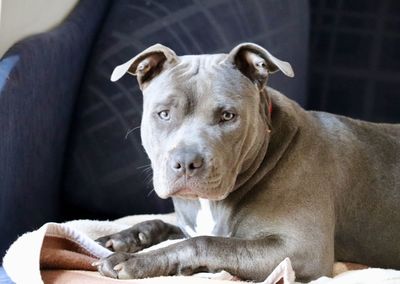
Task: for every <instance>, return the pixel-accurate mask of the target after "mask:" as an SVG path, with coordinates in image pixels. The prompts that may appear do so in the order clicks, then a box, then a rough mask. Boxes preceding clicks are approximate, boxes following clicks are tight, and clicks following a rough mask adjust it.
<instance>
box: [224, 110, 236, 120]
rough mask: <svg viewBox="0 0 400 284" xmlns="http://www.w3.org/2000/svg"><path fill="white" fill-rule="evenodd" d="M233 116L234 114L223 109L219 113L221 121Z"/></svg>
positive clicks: (230, 118)
mask: <svg viewBox="0 0 400 284" xmlns="http://www.w3.org/2000/svg"><path fill="white" fill-rule="evenodd" d="M234 118H235V114H234V113H232V112H229V111H224V112H223V113H222V115H221V121H229V120H232V119H234Z"/></svg>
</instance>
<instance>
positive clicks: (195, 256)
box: [97, 236, 288, 281]
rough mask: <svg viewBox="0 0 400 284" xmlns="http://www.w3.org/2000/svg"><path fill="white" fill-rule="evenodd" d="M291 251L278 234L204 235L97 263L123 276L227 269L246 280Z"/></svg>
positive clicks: (269, 269)
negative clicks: (254, 236)
mask: <svg viewBox="0 0 400 284" xmlns="http://www.w3.org/2000/svg"><path fill="white" fill-rule="evenodd" d="M287 253H288V249H287V248H285V246H284V243H283V241H282V240H280V239H279V238H277V237H267V238H263V239H258V240H244V239H237V238H223V237H208V236H201V237H196V238H192V239H188V240H184V241H182V242H179V243H176V244H173V245H170V246H168V247H165V248H161V249H158V250H154V251H150V252H147V253H140V254H129V253H115V254H113V255H111V256H109V257H107V258H104V259H102V260H100V261H99V262H98V263H97V265H98V270H99V271H100V273H101V274H103V275H105V276H109V277H113V278H119V279H130V278H144V277H155V276H163V275H175V274H180V275H190V274H193V273H196V272H217V271H221V270H225V271H228V272H229V273H231V274H232V275H236V276H239V277H240V278H242V279H249V280H258V281H261V280H264V279H265V278H266V277H267V276H268V275H269V274H270V273H271V272H272V270H273V269H274V268H275V266H276V265H277V264H279V262H280V261H282V260H283V259H284V258H285V257H286V256H287Z"/></svg>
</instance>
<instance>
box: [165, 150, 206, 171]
mask: <svg viewBox="0 0 400 284" xmlns="http://www.w3.org/2000/svg"><path fill="white" fill-rule="evenodd" d="M203 166H204V158H203V157H202V156H201V155H200V154H199V153H198V152H195V151H185V150H183V151H179V152H175V153H173V154H172V157H171V168H172V169H173V171H174V172H175V173H176V174H182V175H184V174H186V175H188V176H193V175H195V174H197V173H198V172H199V171H200V169H202V168H203Z"/></svg>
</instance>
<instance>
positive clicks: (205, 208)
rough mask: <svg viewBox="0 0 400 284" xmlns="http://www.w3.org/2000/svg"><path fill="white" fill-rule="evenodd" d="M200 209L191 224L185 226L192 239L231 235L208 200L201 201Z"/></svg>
mask: <svg viewBox="0 0 400 284" xmlns="http://www.w3.org/2000/svg"><path fill="white" fill-rule="evenodd" d="M199 205H200V206H199V209H198V210H197V213H196V214H195V218H193V220H192V222H191V224H185V225H184V230H185V231H186V233H187V234H188V235H189V236H190V237H196V236H225V237H228V236H229V235H230V233H229V230H227V228H228V227H227V226H224V225H223V224H221V215H220V214H219V212H218V210H216V209H215V208H214V207H213V206H212V204H211V202H210V201H209V200H207V199H201V198H200V199H199Z"/></svg>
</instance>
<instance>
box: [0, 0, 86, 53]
mask: <svg viewBox="0 0 400 284" xmlns="http://www.w3.org/2000/svg"><path fill="white" fill-rule="evenodd" d="M78 1H79V0H56V1H54V0H0V7H1V8H0V57H1V56H3V55H4V53H5V52H6V51H7V50H8V48H10V47H11V46H12V45H13V44H14V43H16V42H17V41H19V40H20V39H22V38H24V37H26V36H29V35H33V34H36V33H41V32H44V31H48V30H50V29H51V28H53V27H55V26H56V25H57V24H59V23H60V22H61V21H62V20H63V19H64V18H65V17H66V16H67V15H68V14H69V13H70V11H71V10H72V9H73V8H74V7H75V4H76V3H77V2H78Z"/></svg>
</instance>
